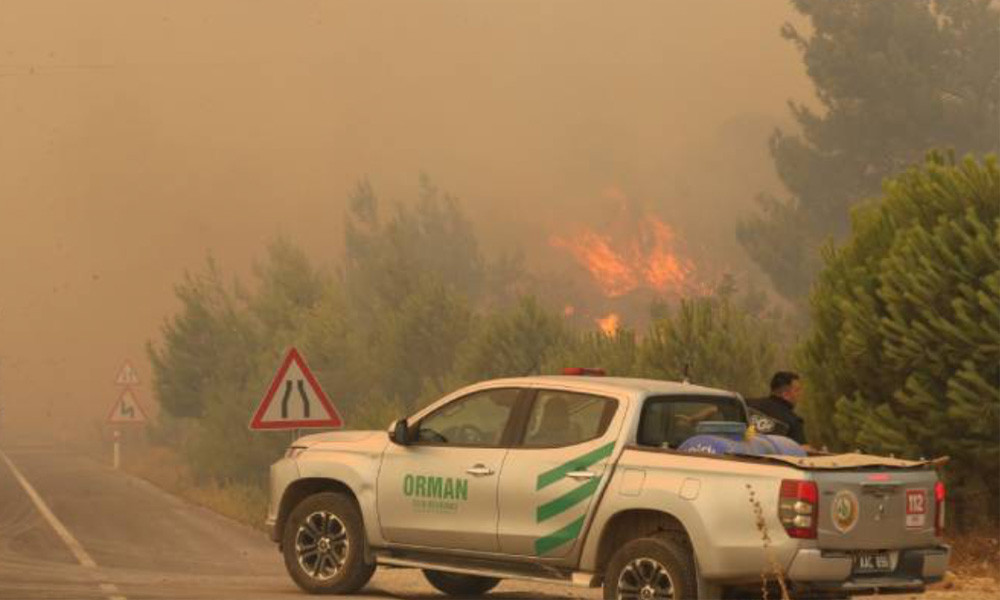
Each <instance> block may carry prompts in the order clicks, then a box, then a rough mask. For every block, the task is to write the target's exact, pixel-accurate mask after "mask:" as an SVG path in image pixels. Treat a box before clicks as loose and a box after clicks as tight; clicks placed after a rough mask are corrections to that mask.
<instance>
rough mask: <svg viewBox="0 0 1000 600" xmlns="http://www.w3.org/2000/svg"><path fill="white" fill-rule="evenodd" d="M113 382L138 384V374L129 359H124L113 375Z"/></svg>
mask: <svg viewBox="0 0 1000 600" xmlns="http://www.w3.org/2000/svg"><path fill="white" fill-rule="evenodd" d="M115 383H117V384H118V385H139V374H138V373H137V372H136V370H135V367H133V366H132V363H131V362H130V361H127V360H126V361H125V364H123V365H122V368H121V369H119V370H118V376H117V377H115Z"/></svg>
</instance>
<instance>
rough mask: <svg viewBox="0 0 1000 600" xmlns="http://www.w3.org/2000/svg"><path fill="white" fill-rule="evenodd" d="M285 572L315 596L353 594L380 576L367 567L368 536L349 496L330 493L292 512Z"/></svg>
mask: <svg viewBox="0 0 1000 600" xmlns="http://www.w3.org/2000/svg"><path fill="white" fill-rule="evenodd" d="M281 541H282V544H281V545H282V552H283V553H284V557H285V568H286V569H287V570H288V574H289V575H291V576H292V579H293V580H295V583H297V584H298V585H299V587H300V588H302V589H303V590H305V591H307V592H309V593H310V594H350V593H352V592H356V591H358V590H360V589H361V588H362V587H364V585H365V584H366V583H368V580H369V579H371V577H372V574H373V573H374V572H375V565H374V564H368V563H366V562H365V552H364V548H365V530H364V524H363V522H362V518H361V513H360V512H359V511H358V507H357V505H355V503H354V501H353V500H352V499H351V498H349V497H348V496H346V495H344V494H340V493H336V492H324V493H321V494H315V495H312V496H309V497H308V498H306V499H305V500H303V501H302V502H300V503H299V505H298V506H296V507H295V509H294V510H292V514H290V515H289V516H288V521H287V522H286V523H285V531H284V533H283V537H282V540H281Z"/></svg>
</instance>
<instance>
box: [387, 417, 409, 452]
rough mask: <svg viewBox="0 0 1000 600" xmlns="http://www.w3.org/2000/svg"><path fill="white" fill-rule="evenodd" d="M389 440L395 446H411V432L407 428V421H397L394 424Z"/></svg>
mask: <svg viewBox="0 0 1000 600" xmlns="http://www.w3.org/2000/svg"><path fill="white" fill-rule="evenodd" d="M389 439H390V440H391V441H392V443H394V444H399V445H400V446H408V445H409V444H410V430H409V428H408V427H407V426H406V419H396V420H395V421H393V423H392V431H390V432H389Z"/></svg>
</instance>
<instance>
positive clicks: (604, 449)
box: [535, 442, 615, 491]
mask: <svg viewBox="0 0 1000 600" xmlns="http://www.w3.org/2000/svg"><path fill="white" fill-rule="evenodd" d="M614 449H615V443H614V442H608V443H607V444H605V445H603V446H601V447H600V448H597V449H596V450H591V451H590V452H588V453H586V454H584V455H583V456H578V457H576V458H574V459H573V460H571V461H569V462H566V463H563V464H561V465H559V466H558V467H556V468H554V469H551V470H548V471H546V472H544V473H542V474H541V475H539V476H538V484H537V485H536V486H535V490H536V491H537V490H540V489H542V488H546V487H548V486H550V485H552V484H553V483H555V482H557V481H559V480H560V479H562V478H563V477H565V476H566V474H567V473H572V472H573V471H579V470H581V469H586V468H588V467H591V466H593V465H594V464H595V463H598V462H600V461H602V460H604V459H605V458H607V457H609V456H611V451H612V450H614Z"/></svg>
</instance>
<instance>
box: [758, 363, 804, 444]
mask: <svg viewBox="0 0 1000 600" xmlns="http://www.w3.org/2000/svg"><path fill="white" fill-rule="evenodd" d="M801 396H802V382H801V381H799V376H798V374H797V373H792V372H790V371H778V372H777V373H775V374H774V377H772V378H771V395H770V396H768V397H767V398H758V399H756V400H750V402H749V404H750V408H753V409H756V410H758V411H760V412H762V413H764V414H765V415H767V416H769V417H771V418H772V419H775V420H777V421H779V422H781V423H783V424H784V425H786V426H787V427H788V433H787V434H785V435H787V436H788V437H790V438H792V439H793V440H795V441H796V442H798V443H800V444H802V445H805V444H806V432H805V428H804V427H803V421H802V417H800V416H799V415H798V414H796V412H795V405H796V404H798V402H799V398H800V397H801ZM761 433H771V432H769V431H762V432H761Z"/></svg>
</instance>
